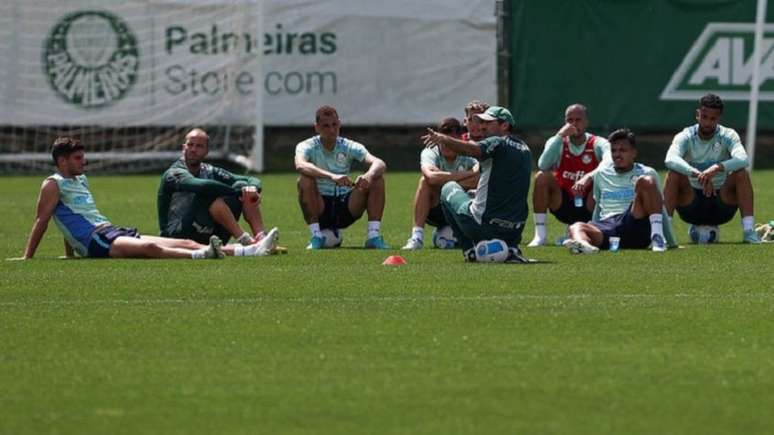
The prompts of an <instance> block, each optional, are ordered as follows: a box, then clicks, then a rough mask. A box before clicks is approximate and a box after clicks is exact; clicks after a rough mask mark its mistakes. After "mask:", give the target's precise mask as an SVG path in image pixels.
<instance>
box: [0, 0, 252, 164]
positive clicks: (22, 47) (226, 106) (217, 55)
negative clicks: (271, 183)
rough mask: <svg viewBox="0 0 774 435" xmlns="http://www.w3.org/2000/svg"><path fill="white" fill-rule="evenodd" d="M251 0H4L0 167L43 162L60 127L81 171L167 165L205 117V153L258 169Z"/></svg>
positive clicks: (1, 18)
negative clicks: (75, 143)
mask: <svg viewBox="0 0 774 435" xmlns="http://www.w3.org/2000/svg"><path fill="white" fill-rule="evenodd" d="M261 13H262V11H261V3H260V1H259V0H238V1H232V0H209V1H205V0H186V1H183V0H178V1H175V0H154V1H151V0H73V1H67V2H61V1H58V0H36V1H34V2H30V1H26V0H4V1H3V2H0V40H2V41H3V43H2V44H0V58H2V59H3V61H2V62H0V173H24V172H33V171H34V172H41V171H49V170H51V167H52V163H51V156H50V153H49V147H50V145H51V143H52V142H53V140H54V139H55V138H56V137H57V136H64V135H67V136H73V137H77V138H79V139H80V140H81V141H82V142H83V143H84V145H85V146H86V149H87V158H88V161H89V172H94V171H98V172H99V171H103V172H106V171H109V172H142V171H150V170H158V169H161V168H164V167H167V166H168V165H169V164H170V162H171V161H172V160H174V159H175V158H177V157H178V156H179V155H180V146H181V144H182V143H183V140H184V136H185V134H186V133H187V132H188V131H189V130H190V129H191V128H193V127H202V128H204V129H205V130H206V131H207V132H208V133H209V135H210V138H211V140H210V157H211V158H215V159H222V160H228V161H231V162H233V163H236V164H239V165H241V166H244V167H246V168H248V169H251V170H256V171H261V170H262V169H263V120H262V89H263V88H262V83H261V77H262V74H261V63H262V62H261V61H262V54H263V53H262V51H263V46H262V43H263V40H262V38H263V32H262V29H261V26H262V18H261Z"/></svg>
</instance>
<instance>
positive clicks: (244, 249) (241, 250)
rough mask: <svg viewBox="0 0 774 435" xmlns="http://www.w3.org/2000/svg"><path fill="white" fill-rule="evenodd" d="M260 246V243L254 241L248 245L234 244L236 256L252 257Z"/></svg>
mask: <svg viewBox="0 0 774 435" xmlns="http://www.w3.org/2000/svg"><path fill="white" fill-rule="evenodd" d="M260 248H261V244H260V243H253V244H252V245H248V246H234V257H252V256H253V255H255V254H256V253H257V252H258V251H259V249H260Z"/></svg>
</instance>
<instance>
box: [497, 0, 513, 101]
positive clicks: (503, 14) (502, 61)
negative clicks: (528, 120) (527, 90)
mask: <svg viewBox="0 0 774 435" xmlns="http://www.w3.org/2000/svg"><path fill="white" fill-rule="evenodd" d="M495 16H496V17H497V104H498V105H499V106H503V107H508V108H510V99H511V98H510V97H511V78H510V70H511V43H510V42H511V37H510V32H511V0H498V1H497V2H495Z"/></svg>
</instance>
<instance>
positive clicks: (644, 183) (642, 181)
mask: <svg viewBox="0 0 774 435" xmlns="http://www.w3.org/2000/svg"><path fill="white" fill-rule="evenodd" d="M634 188H635V189H636V190H637V191H641V192H649V191H653V190H658V184H657V183H656V180H655V179H654V178H653V177H651V176H650V175H646V176H643V177H639V178H638V179H637V182H636V183H634Z"/></svg>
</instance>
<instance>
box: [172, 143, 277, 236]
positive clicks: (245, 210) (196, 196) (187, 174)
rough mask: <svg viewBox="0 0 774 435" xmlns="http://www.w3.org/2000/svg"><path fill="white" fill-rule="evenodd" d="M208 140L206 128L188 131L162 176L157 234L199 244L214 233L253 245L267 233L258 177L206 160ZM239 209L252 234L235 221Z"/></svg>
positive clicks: (238, 214)
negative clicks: (244, 174)
mask: <svg viewBox="0 0 774 435" xmlns="http://www.w3.org/2000/svg"><path fill="white" fill-rule="evenodd" d="M209 141H210V138H209V136H208V135H207V133H206V132H205V131H204V130H202V129H200V128H194V129H193V130H191V131H190V132H189V133H188V134H187V135H186V136H185V142H184V143H183V155H182V157H180V159H178V160H177V161H176V162H175V163H173V164H172V166H170V167H169V169H167V171H166V172H164V175H162V177H161V185H160V186H159V191H158V204H157V205H158V218H159V228H160V230H161V235H162V236H164V237H172V238H181V239H192V240H195V241H197V242H199V243H204V242H205V241H207V240H209V238H210V236H212V235H216V236H218V237H219V238H220V239H221V240H222V241H223V242H224V243H226V242H228V240H229V239H230V238H231V237H232V236H233V237H234V239H236V241H237V242H239V243H240V244H241V245H243V246H249V245H252V244H254V243H256V242H258V241H260V240H261V239H262V238H263V237H264V236H265V233H264V231H263V219H262V217H261V209H260V203H261V180H259V179H257V178H255V177H247V176H239V175H234V174H232V173H230V172H228V171H226V170H225V169H221V168H218V167H216V166H213V165H210V164H207V163H204V162H203V161H204V158H205V157H207V153H208V152H209ZM241 214H244V218H245V221H247V223H248V225H250V229H251V230H252V233H253V235H252V236H251V235H250V234H248V233H246V232H245V231H244V230H242V228H241V227H240V226H239V222H238V219H239V216H240V215H241Z"/></svg>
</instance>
